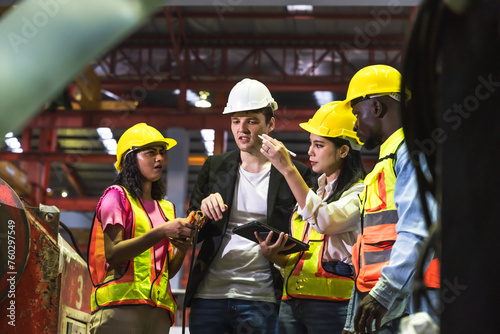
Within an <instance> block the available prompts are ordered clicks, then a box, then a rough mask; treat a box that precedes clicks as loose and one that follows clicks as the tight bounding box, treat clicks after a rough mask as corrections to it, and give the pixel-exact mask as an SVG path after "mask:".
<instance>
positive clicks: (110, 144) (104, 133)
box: [97, 128, 117, 155]
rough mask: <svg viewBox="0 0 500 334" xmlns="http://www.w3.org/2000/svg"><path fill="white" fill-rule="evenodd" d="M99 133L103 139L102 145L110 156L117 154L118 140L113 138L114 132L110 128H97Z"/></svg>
mask: <svg viewBox="0 0 500 334" xmlns="http://www.w3.org/2000/svg"><path fill="white" fill-rule="evenodd" d="M97 133H98V134H99V137H100V138H101V141H102V144H103V145H104V147H105V148H106V151H107V152H108V154H110V155H115V154H116V146H117V143H116V139H114V138H113V132H111V129H110V128H97Z"/></svg>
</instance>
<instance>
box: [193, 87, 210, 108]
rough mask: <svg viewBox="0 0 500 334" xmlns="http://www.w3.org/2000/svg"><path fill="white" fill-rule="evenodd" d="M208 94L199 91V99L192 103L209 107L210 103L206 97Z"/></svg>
mask: <svg viewBox="0 0 500 334" xmlns="http://www.w3.org/2000/svg"><path fill="white" fill-rule="evenodd" d="M209 95H210V93H209V92H205V91H201V92H200V99H199V100H198V101H196V102H195V103H194V105H195V106H197V107H198V108H210V107H211V106H212V104H211V103H210V102H208V100H207V98H208V96H209Z"/></svg>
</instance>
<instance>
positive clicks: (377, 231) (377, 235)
mask: <svg viewBox="0 0 500 334" xmlns="http://www.w3.org/2000/svg"><path fill="white" fill-rule="evenodd" d="M403 141H404V133H403V129H399V130H397V131H396V132H395V133H393V134H392V135H391V136H390V137H389V138H388V139H387V141H386V142H385V143H384V144H383V145H382V147H381V148H380V154H379V157H380V158H379V160H378V161H377V163H376V164H375V166H374V167H373V170H372V171H371V172H370V173H369V174H368V175H367V176H366V177H365V180H364V183H365V191H364V192H363V193H362V194H360V209H361V234H359V235H358V238H357V241H356V243H355V244H354V246H353V247H352V261H353V265H354V268H355V269H356V288H357V289H358V290H359V291H361V292H368V291H370V290H371V289H372V288H373V287H374V286H375V284H377V282H378V280H379V278H380V276H381V272H382V268H383V267H384V266H385V265H386V264H389V260H390V257H391V251H392V246H393V245H394V243H395V242H396V238H397V236H398V235H397V233H396V223H397V222H398V213H397V210H396V205H395V203H394V188H395V186H396V174H395V172H394V164H395V157H396V151H397V150H398V149H399V147H400V146H401V144H402V143H403ZM417 200H418V199H417ZM426 278H427V282H426V283H427V286H428V287H439V265H438V263H437V259H435V260H433V262H432V263H431V266H429V268H428V270H427V271H426ZM429 279H430V280H429Z"/></svg>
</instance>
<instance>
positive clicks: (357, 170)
mask: <svg viewBox="0 0 500 334" xmlns="http://www.w3.org/2000/svg"><path fill="white" fill-rule="evenodd" d="M324 138H326V139H328V140H330V141H331V142H332V143H333V145H335V147H337V148H340V147H342V145H347V146H349V153H348V154H347V156H346V157H345V158H344V162H343V163H342V167H341V168H340V173H339V176H338V177H337V182H335V188H334V189H333V192H332V194H331V195H330V196H328V198H327V199H326V201H325V202H327V203H331V202H334V201H337V200H338V199H339V198H340V197H341V196H342V194H343V193H344V192H345V191H346V190H347V189H349V188H351V187H352V186H353V185H354V184H355V183H358V182H359V181H362V180H363V179H364V178H365V176H366V172H365V169H364V167H363V163H362V162H361V153H360V152H359V151H356V150H353V149H352V147H351V144H350V143H349V141H348V140H345V139H341V138H336V137H335V138H331V137H324ZM317 188H318V185H316V186H315V188H314V191H316V190H317Z"/></svg>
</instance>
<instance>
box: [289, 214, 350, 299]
mask: <svg viewBox="0 0 500 334" xmlns="http://www.w3.org/2000/svg"><path fill="white" fill-rule="evenodd" d="M291 235H292V237H294V238H296V239H300V240H302V241H303V242H306V243H309V249H308V250H307V251H304V252H300V253H292V254H291V255H290V257H289V258H288V262H287V265H286V267H285V283H284V285H285V286H284V289H283V299H290V297H294V298H305V299H319V300H336V301H344V300H348V299H349V298H350V297H351V293H352V288H353V286H354V277H344V276H338V275H335V274H332V273H329V272H326V271H325V270H324V269H323V266H322V265H321V259H322V257H323V250H324V247H325V236H324V235H323V234H320V233H318V232H316V231H315V230H314V229H313V228H312V227H311V226H309V223H308V222H307V221H303V220H302V218H301V216H299V215H298V214H297V212H295V213H294V214H293V216H292V221H291Z"/></svg>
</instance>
